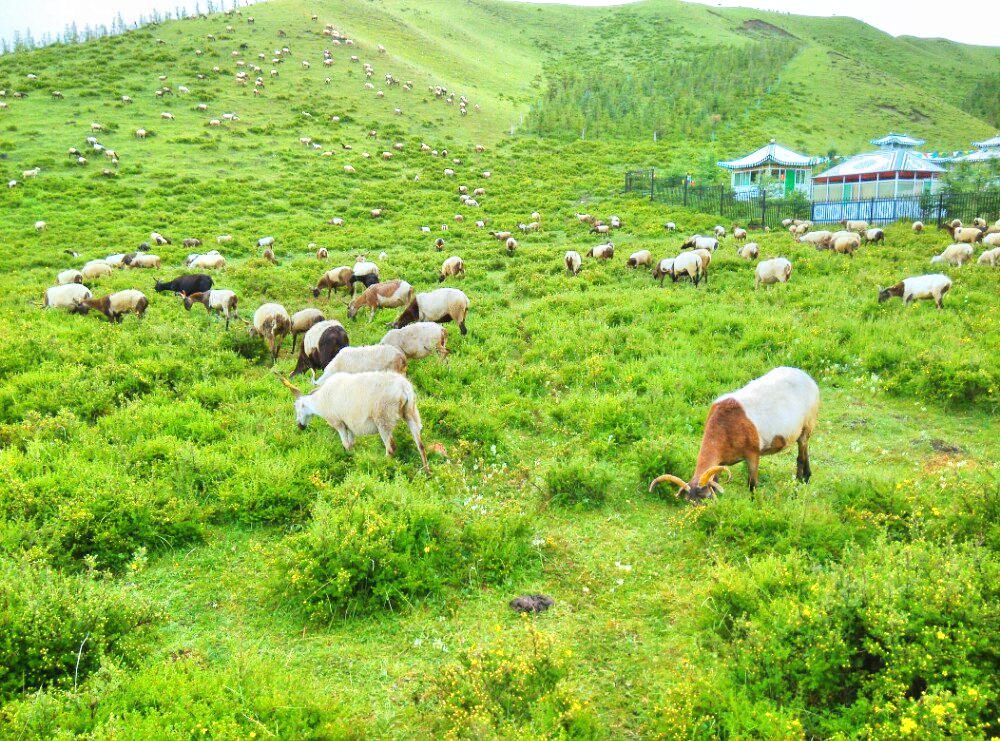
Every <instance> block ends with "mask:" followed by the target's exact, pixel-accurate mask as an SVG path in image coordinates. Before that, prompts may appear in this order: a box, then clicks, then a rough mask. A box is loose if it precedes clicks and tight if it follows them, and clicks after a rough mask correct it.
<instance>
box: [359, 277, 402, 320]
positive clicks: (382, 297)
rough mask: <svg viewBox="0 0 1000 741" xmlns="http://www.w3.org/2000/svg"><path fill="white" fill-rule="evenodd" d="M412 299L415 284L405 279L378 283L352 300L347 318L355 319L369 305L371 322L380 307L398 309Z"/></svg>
mask: <svg viewBox="0 0 1000 741" xmlns="http://www.w3.org/2000/svg"><path fill="white" fill-rule="evenodd" d="M412 300H413V286H411V285H410V284H409V283H407V282H406V281H405V280H390V281H386V282H385V283H376V284H375V285H373V286H369V287H368V288H366V289H365V290H364V291H362V292H361V293H360V294H359V295H358V296H355V297H354V299H352V300H351V303H350V304H348V306H347V318H348V319H354V317H356V316H357V315H358V312H359V311H360V310H361V309H363V308H365V307H367V308H368V309H369V310H370V313H369V315H368V321H369V322H371V321H372V320H373V319H374V318H375V313H376V312H377V311H378V310H379V309H398V308H400V307H401V306H406V305H408V304H409V303H410V301H412Z"/></svg>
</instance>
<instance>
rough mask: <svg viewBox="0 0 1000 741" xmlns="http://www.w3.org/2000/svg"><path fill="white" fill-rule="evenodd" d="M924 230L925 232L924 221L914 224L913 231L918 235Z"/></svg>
mask: <svg viewBox="0 0 1000 741" xmlns="http://www.w3.org/2000/svg"><path fill="white" fill-rule="evenodd" d="M923 230H924V222H922V221H914V222H913V231H915V232H916V233H917V234H920V232H922V231H923Z"/></svg>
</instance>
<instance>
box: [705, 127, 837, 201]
mask: <svg viewBox="0 0 1000 741" xmlns="http://www.w3.org/2000/svg"><path fill="white" fill-rule="evenodd" d="M823 162H826V158H825V157H807V156H806V155H804V154H799V153H798V152H793V151H792V150H791V149H788V148H787V147H783V146H781V145H780V144H778V143H776V142H775V141H774V139H772V140H771V141H770V143H769V144H765V145H764V146H763V147H761V148H760V149H758V150H757V151H755V152H751V153H750V154H748V155H746V156H744V157H740V158H739V159H735V160H727V161H724V162H717V163H716V164H717V165H718V166H719V167H722V168H724V169H726V170H729V171H730V173H732V175H731V183H732V188H733V192H734V193H736V194H737V197H739V196H744V197H747V198H750V197H753V196H756V195H759V194H760V190H761V189H760V185H761V183H763V182H766V181H770V183H771V184H770V185H768V188H767V190H768V194H769V195H775V196H785V195H789V194H791V193H792V192H793V191H796V190H797V191H800V192H802V193H803V194H806V195H808V193H809V180H810V176H811V175H812V168H813V166H815V165H819V164H821V163H823Z"/></svg>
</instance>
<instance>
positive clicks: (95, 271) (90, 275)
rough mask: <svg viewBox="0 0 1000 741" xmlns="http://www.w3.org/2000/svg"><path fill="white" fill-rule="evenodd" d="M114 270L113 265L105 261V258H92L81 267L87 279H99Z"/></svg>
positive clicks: (81, 271) (84, 277)
mask: <svg viewBox="0 0 1000 741" xmlns="http://www.w3.org/2000/svg"><path fill="white" fill-rule="evenodd" d="M112 272H113V271H112V268H111V266H110V265H108V264H107V263H106V262H104V260H91V261H89V262H87V263H86V264H85V265H84V266H83V267H82V268H80V273H81V274H82V275H83V279H84V280H85V281H92V280H97V279H98V278H103V277H105V276H107V275H111V273H112Z"/></svg>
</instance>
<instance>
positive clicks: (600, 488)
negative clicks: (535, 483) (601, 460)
mask: <svg viewBox="0 0 1000 741" xmlns="http://www.w3.org/2000/svg"><path fill="white" fill-rule="evenodd" d="M612 480H613V477H612V474H611V472H610V471H609V470H608V469H607V468H606V467H604V466H602V465H600V464H598V463H594V462H593V461H583V460H574V461H568V462H566V463H560V464H557V465H555V466H553V467H552V468H550V469H549V470H548V471H547V472H546V474H545V487H546V489H547V491H548V494H549V501H550V502H552V503H553V504H556V505H559V506H561V507H574V508H577V509H589V508H592V507H600V506H601V505H602V504H604V500H605V499H606V498H607V493H608V488H609V487H610V486H611V482H612Z"/></svg>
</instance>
